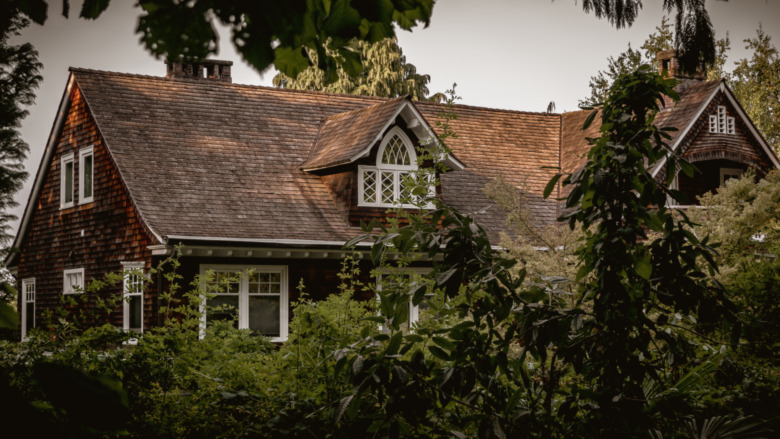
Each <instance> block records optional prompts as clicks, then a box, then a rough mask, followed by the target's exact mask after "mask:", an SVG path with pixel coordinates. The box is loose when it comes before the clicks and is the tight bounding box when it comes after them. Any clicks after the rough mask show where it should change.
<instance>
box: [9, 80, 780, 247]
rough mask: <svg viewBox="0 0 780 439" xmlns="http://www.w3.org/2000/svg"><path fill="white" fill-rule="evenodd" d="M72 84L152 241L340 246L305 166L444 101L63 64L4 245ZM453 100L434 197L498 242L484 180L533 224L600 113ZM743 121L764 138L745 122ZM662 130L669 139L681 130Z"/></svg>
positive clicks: (695, 104)
mask: <svg viewBox="0 0 780 439" xmlns="http://www.w3.org/2000/svg"><path fill="white" fill-rule="evenodd" d="M72 87H79V89H80V92H81V94H82V96H83V98H84V100H85V102H86V104H87V106H88V109H89V111H90V113H91V115H92V117H93V119H94V120H95V123H96V125H97V126H98V130H99V132H100V135H101V137H102V138H103V140H104V143H105V146H106V148H107V149H108V151H109V153H110V154H111V156H112V158H113V159H114V162H115V164H116V166H117V169H118V172H119V174H120V175H121V178H122V179H123V182H124V184H125V186H126V187H127V189H128V191H129V194H130V197H131V199H132V201H133V203H134V206H135V207H136V209H137V211H138V214H139V217H140V218H141V220H142V221H143V222H144V225H145V226H146V227H147V228H148V229H149V231H150V232H151V234H152V235H154V237H155V239H156V240H157V242H159V243H167V242H168V241H170V240H174V241H175V240H199V241H222V242H247V243H250V242H251V243H262V244H268V245H275V244H278V245H301V246H304V245H305V246H320V245H321V246H340V245H341V244H342V243H343V242H346V241H347V240H349V239H351V238H352V237H354V236H355V235H356V234H359V233H360V232H361V231H360V229H359V228H357V227H351V226H350V225H349V224H348V221H347V220H346V219H345V217H344V215H343V211H342V209H340V208H339V206H338V205H337V203H338V201H336V200H335V199H333V198H332V195H331V192H330V191H329V189H328V188H327V187H326V186H325V184H323V181H322V179H321V177H319V176H317V175H314V174H311V173H307V172H305V170H307V169H322V168H323V167H329V166H334V165H338V164H344V163H348V162H349V161H353V160H355V159H356V158H357V157H360V156H361V155H362V154H365V152H366V151H367V150H368V149H367V148H371V146H372V144H374V143H375V140H376V139H377V136H380V135H381V134H382V133H383V132H384V130H385V129H386V128H387V127H389V124H390V123H392V122H393V120H395V117H397V116H398V115H399V114H400V115H402V116H404V118H405V120H406V121H407V122H409V121H410V120H412V119H414V120H417V121H420V122H422V123H420V124H419V125H417V128H414V127H412V129H413V130H415V129H418V128H419V129H420V130H422V129H425V130H429V129H431V128H430V126H429V125H428V124H427V120H434V119H436V118H437V117H438V116H439V115H440V114H441V113H443V112H444V110H445V106H444V105H442V104H436V103H430V102H411V101H410V100H409V99H408V98H407V97H400V98H395V99H385V98H374V97H365V96H355V95H336V94H326V93H321V92H310V91H296V90H283V89H277V88H269V87H260V86H248V85H240V84H230V83H225V82H218V81H208V80H197V79H192V80H189V79H184V80H182V79H177V80H173V79H166V78H162V77H152V76H142V75H133V74H124V73H112V72H103V71H95V70H87V69H71V76H70V78H69V81H68V88H67V89H66V92H65V95H64V97H63V101H62V103H61V105H60V109H59V112H58V116H57V120H55V123H54V126H53V129H52V133H51V136H50V139H49V145H47V148H46V152H45V153H44V157H43V158H42V161H41V167H40V169H39V170H38V174H37V177H36V181H35V185H34V188H33V191H32V193H31V194H30V199H29V201H28V206H27V209H26V210H25V214H24V217H23V219H22V222H21V224H20V228H19V232H18V234H17V237H16V240H15V241H14V246H15V247H18V246H19V245H21V240H22V239H23V238H24V234H25V232H26V228H27V226H28V223H29V218H30V215H31V208H30V206H31V205H34V202H35V200H36V199H37V197H38V193H39V192H40V185H41V183H42V176H43V175H45V171H46V169H48V167H49V164H50V162H51V160H52V151H53V148H51V145H52V143H53V142H56V139H57V136H58V135H59V129H60V128H59V127H60V126H61V122H62V120H63V118H64V117H65V115H66V113H67V109H68V104H69V102H68V97H69V90H70V89H71V88H72ZM719 89H720V90H725V91H726V92H727V96H728V97H729V99H732V101H734V103H735V108H737V109H738V110H739V111H741V112H742V114H743V115H744V111H743V110H742V109H741V107H740V106H739V105H738V103H736V101H735V100H734V99H733V95H732V94H731V93H730V91H729V90H728V88H727V87H726V86H725V84H722V83H720V82H718V81H715V82H710V83H701V84H696V85H693V86H690V87H689V88H688V89H687V90H685V91H684V92H683V93H682V100H681V101H680V102H679V103H678V104H677V105H676V106H675V107H674V108H670V109H667V110H664V111H662V112H661V113H659V115H658V118H657V121H658V123H659V124H661V126H672V125H678V126H680V125H684V126H686V127H687V128H686V129H689V128H690V126H692V124H693V122H694V121H695V120H696V119H697V117H698V115H701V112H702V111H703V109H704V108H706V106H707V104H708V103H709V102H710V101H711V100H712V98H713V96H714V93H717V91H718V90H719ZM453 110H454V111H455V113H456V114H457V118H456V119H454V120H450V121H449V124H450V126H451V128H452V130H453V131H454V132H455V133H457V137H451V138H449V139H447V144H448V146H449V147H450V148H451V151H452V155H451V156H450V158H451V159H452V160H451V161H450V163H453V164H455V165H460V166H456V168H457V169H459V170H458V171H457V172H452V173H446V174H442V175H441V182H442V187H441V192H442V198H443V199H444V201H445V202H447V203H448V204H450V205H452V206H454V207H456V208H458V209H459V210H460V211H462V212H465V213H471V214H473V215H474V216H475V217H476V219H477V220H478V221H480V222H481V223H482V224H483V225H484V226H485V227H486V229H487V230H488V233H489V235H490V237H491V240H493V242H494V243H498V234H499V232H500V231H502V230H504V229H505V228H506V213H505V212H504V211H503V210H502V209H501V208H499V207H496V206H494V205H493V203H492V201H490V200H489V199H488V197H487V196H486V195H485V193H484V188H485V185H486V184H487V183H488V182H490V181H491V180H493V179H494V178H496V177H497V176H499V175H502V176H503V177H504V179H505V180H506V181H507V182H508V183H510V184H512V185H514V186H515V187H517V188H518V190H519V191H522V192H524V195H525V200H526V201H527V203H528V206H529V208H530V209H531V211H532V217H533V218H534V219H535V220H536V221H538V223H539V224H554V223H555V220H556V217H557V213H558V211H557V209H558V203H557V202H556V201H555V200H553V199H549V200H545V199H543V198H542V197H541V194H542V192H543V189H544V187H545V186H546V184H547V182H548V181H549V180H550V178H551V177H552V176H553V175H554V174H555V173H556V171H557V169H556V168H558V167H560V168H562V169H563V170H564V171H567V172H572V171H573V170H576V169H577V168H578V167H579V166H582V164H584V163H585V160H586V157H585V154H586V153H587V150H588V148H589V145H588V144H587V141H586V140H585V139H586V137H595V136H596V135H597V132H598V127H599V124H600V120H599V118H596V120H595V121H594V124H593V125H592V126H591V128H590V129H589V130H588V131H587V132H583V131H582V130H581V127H582V123H583V121H584V119H585V118H586V117H587V115H588V114H589V111H581V112H572V113H564V114H563V115H560V114H551V113H530V112H520V111H510V110H498V109H490V108H483V107H472V106H465V105H455V106H454V107H453ZM744 118H745V119H746V120H747V121H749V119H748V118H747V116H744ZM749 126H750V127H751V129H752V130H754V135H756V136H757V138H758V139H759V142H761V144H762V145H763V146H764V148H768V146H767V145H766V142H765V141H764V140H763V138H762V137H761V136H760V134H758V132H757V131H755V127H754V126H753V125H752V123H749ZM420 127H422V128H420ZM418 132H419V133H422V132H423V131H416V133H418ZM426 132H427V131H426ZM672 135H673V136H674V137H673V142H674V144H675V145H676V146H677V145H679V143H680V141H681V139H683V138H684V137H685V135H686V131H685V130H680V131H679V132H677V133H673V134H672ZM418 137H419V138H422V136H420V135H418ZM676 146H675V147H676ZM768 151H769V155H770V157H771V158H772V160H774V163H775V165H776V166H778V167H780V165H777V158H776V156H775V155H774V154H773V153H772V152H771V149H768ZM454 157H458V159H459V160H462V163H461V162H459V161H458V160H457V159H454ZM463 164H465V165H466V167H465V168H464V167H463V166H462V165H463Z"/></svg>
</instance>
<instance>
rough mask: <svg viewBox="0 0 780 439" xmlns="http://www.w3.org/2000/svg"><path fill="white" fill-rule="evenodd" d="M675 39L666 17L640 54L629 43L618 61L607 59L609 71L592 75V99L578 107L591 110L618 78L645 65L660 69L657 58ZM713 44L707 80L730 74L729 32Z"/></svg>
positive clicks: (590, 97) (586, 99) (645, 43)
mask: <svg viewBox="0 0 780 439" xmlns="http://www.w3.org/2000/svg"><path fill="white" fill-rule="evenodd" d="M674 36H675V33H674V31H673V29H672V24H671V23H670V22H669V20H668V18H666V17H663V19H662V20H661V24H660V25H659V26H656V28H655V32H653V33H651V34H650V35H648V36H647V39H646V40H645V41H644V43H642V46H641V52H640V51H639V50H634V49H632V48H631V44H629V45H628V49H627V50H626V51H625V52H623V53H621V54H620V55H618V57H617V58H614V57H609V58H608V59H607V69H606V70H601V71H599V72H598V73H597V74H596V76H591V78H590V83H589V84H588V85H589V86H590V96H589V97H587V98H585V99H582V100H580V101H579V105H580V106H581V107H589V106H594V105H597V104H599V103H601V102H603V101H604V99H605V98H606V96H607V93H608V92H609V87H610V86H611V85H612V83H613V82H614V81H615V79H617V77H618V76H620V75H622V74H625V73H629V72H632V71H634V70H636V69H638V68H639V66H641V65H642V64H649V65H651V66H653V68H655V69H656V70H657V69H658V67H659V66H658V60H657V59H656V55H657V53H658V52H661V51H665V50H671V49H673V48H674V47H675V46H674ZM714 44H715V57H714V58H713V60H712V62H711V63H709V64H707V65H706V69H704V70H703V71H705V72H706V76H707V79H708V80H717V79H721V78H727V77H728V74H727V73H726V72H724V66H725V64H726V53H727V52H728V50H729V48H730V47H731V42H730V40H729V35H728V33H726V36H725V37H724V38H721V39H719V40H716V41H715V43H714Z"/></svg>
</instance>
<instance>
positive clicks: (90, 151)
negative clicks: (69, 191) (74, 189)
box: [79, 146, 95, 204]
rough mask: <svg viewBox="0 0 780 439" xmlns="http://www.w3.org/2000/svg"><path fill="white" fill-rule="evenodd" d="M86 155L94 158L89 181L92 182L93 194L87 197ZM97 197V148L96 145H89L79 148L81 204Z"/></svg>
mask: <svg viewBox="0 0 780 439" xmlns="http://www.w3.org/2000/svg"><path fill="white" fill-rule="evenodd" d="M86 157H90V158H92V169H90V173H91V174H92V175H90V179H89V181H90V182H91V183H92V194H91V195H90V196H89V197H87V196H85V195H84V190H85V189H86V186H85V183H84V181H85V180H86V179H85V178H84V177H85V168H84V161H85V159H86ZM94 199H95V150H94V147H92V146H89V147H87V148H82V149H81V150H79V204H87V203H91V202H93V201H94Z"/></svg>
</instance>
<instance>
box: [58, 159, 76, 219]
mask: <svg viewBox="0 0 780 439" xmlns="http://www.w3.org/2000/svg"><path fill="white" fill-rule="evenodd" d="M68 164H70V165H71V168H70V182H71V188H70V201H65V193H66V192H67V187H66V186H67V184H66V181H67V173H66V171H65V169H66V166H67V165H68ZM75 170H76V163H75V162H74V159H73V153H72V152H71V153H68V154H64V155H63V156H62V158H61V159H60V209H70V208H71V207H73V206H74V204H73V202H74V198H75V187H74V186H75V185H76V181H75V179H74V177H75V174H74V172H75Z"/></svg>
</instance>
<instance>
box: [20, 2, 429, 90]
mask: <svg viewBox="0 0 780 439" xmlns="http://www.w3.org/2000/svg"><path fill="white" fill-rule="evenodd" d="M109 3H110V0H85V1H84V3H83V6H82V9H81V12H80V14H79V15H80V16H81V17H82V18H88V19H95V18H98V17H99V16H100V14H101V13H102V12H103V11H104V10H105V9H106V8H107V7H108V5H109ZM433 3H434V0H285V1H277V0H254V1H241V0H228V1H225V0H193V1H186V2H184V1H177V0H139V1H138V4H139V5H140V6H141V8H142V9H143V11H144V12H143V14H142V15H141V16H140V18H139V20H138V27H137V29H136V31H137V32H138V33H139V34H141V41H142V42H143V44H144V45H145V46H146V48H147V50H149V52H151V53H152V54H153V55H154V56H156V57H164V58H168V59H204V58H206V57H207V56H209V55H212V54H215V53H216V52H217V48H218V45H217V39H218V36H217V33H216V30H215V28H214V25H215V24H217V23H219V24H222V25H224V26H227V27H228V28H229V29H230V31H231V39H232V41H233V45H234V46H235V47H236V49H237V50H238V52H239V53H240V54H241V56H242V57H243V58H244V59H245V60H246V61H247V62H249V63H250V64H251V65H253V66H254V67H255V68H256V69H257V70H259V71H262V70H264V69H266V68H268V67H270V66H271V65H272V64H273V65H274V66H275V67H276V68H277V69H278V70H279V71H281V72H283V73H285V74H287V75H288V76H291V77H295V76H297V75H298V73H300V72H302V71H303V70H305V69H306V68H308V67H309V66H310V65H313V64H314V63H315V61H314V58H313V57H310V56H309V54H311V53H315V54H316V55H317V57H316V65H317V67H318V68H319V69H321V70H323V71H324V72H326V79H327V82H333V81H334V80H335V79H336V77H337V73H336V71H337V67H340V68H342V69H344V70H345V71H346V72H348V73H349V74H352V75H356V74H359V73H360V69H361V66H360V57H359V55H358V54H357V53H355V52H354V51H352V50H350V49H349V47H348V46H349V42H350V41H352V40H353V39H358V40H364V41H367V42H369V43H375V42H377V41H380V40H382V39H384V38H390V37H393V36H395V26H397V27H398V28H400V29H404V30H411V29H412V28H414V27H415V26H417V25H418V24H423V25H425V26H427V25H428V24H429V23H430V18H431V13H432V11H433ZM11 4H12V7H13V6H14V5H15V6H16V7H18V8H19V10H21V11H22V12H23V13H25V14H26V15H27V16H29V17H30V18H31V19H32V20H33V21H35V22H36V23H39V24H43V23H44V22H45V21H46V18H47V14H48V2H46V1H45V0H16V1H13V0H12V2H11ZM63 15H65V16H66V17H67V16H68V15H69V1H68V0H63ZM326 50H329V51H332V52H333V53H335V54H337V55H338V56H337V57H328V56H325V52H326Z"/></svg>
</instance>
